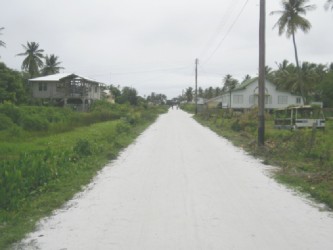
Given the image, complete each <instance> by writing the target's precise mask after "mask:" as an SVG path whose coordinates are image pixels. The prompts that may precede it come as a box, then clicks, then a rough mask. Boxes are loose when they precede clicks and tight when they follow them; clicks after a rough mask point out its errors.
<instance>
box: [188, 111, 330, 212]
mask: <svg viewBox="0 0 333 250" xmlns="http://www.w3.org/2000/svg"><path fill="white" fill-rule="evenodd" d="M192 106H193V105H192ZM183 108H184V109H185V110H187V111H191V110H193V107H190V105H186V106H183ZM332 111H333V110H332V109H326V116H327V117H333V112H332ZM257 114H258V110H257V109H253V110H251V111H250V112H246V113H239V112H234V111H232V110H228V109H210V110H209V109H208V110H206V111H204V112H201V113H199V114H198V115H197V116H195V119H196V120H197V121H199V122H200V123H201V124H203V125H205V126H208V127H209V128H211V129H212V130H213V131H215V132H216V133H217V134H219V135H221V136H223V137H225V138H227V139H229V140H231V141H232V142H233V143H234V144H235V145H236V146H239V147H241V148H243V149H244V150H246V151H247V152H249V153H250V154H252V155H253V156H255V157H259V158H261V159H262V160H263V163H265V164H269V165H273V166H277V167H278V168H277V169H276V171H274V177H275V178H276V179H277V180H278V181H280V182H283V183H285V184H287V185H290V186H291V187H293V188H295V189H296V190H298V191H301V192H304V193H307V194H309V195H310V196H311V197H313V198H314V199H315V200H317V201H319V202H322V203H324V204H326V205H327V206H328V207H329V208H331V209H333V157H332V156H333V120H332V118H331V119H327V120H326V128H325V130H320V129H316V130H313V129H299V130H294V131H290V130H279V129H275V128H274V116H273V115H270V114H266V135H265V137H266V143H265V146H264V147H262V148H261V147H260V148H259V147H258V146H257V125H258V122H257V121H258V119H257Z"/></svg>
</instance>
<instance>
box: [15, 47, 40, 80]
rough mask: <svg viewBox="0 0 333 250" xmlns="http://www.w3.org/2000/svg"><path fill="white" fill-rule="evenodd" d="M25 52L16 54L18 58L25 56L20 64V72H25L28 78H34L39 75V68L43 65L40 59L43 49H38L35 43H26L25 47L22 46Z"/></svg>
mask: <svg viewBox="0 0 333 250" xmlns="http://www.w3.org/2000/svg"><path fill="white" fill-rule="evenodd" d="M22 47H23V48H24V49H25V52H23V53H20V54H17V55H18V56H26V58H25V59H24V60H23V62H22V70H25V71H27V72H28V73H29V74H30V77H35V76H38V75H39V70H40V68H42V67H43V65H44V63H43V61H42V59H43V58H44V56H43V54H42V53H43V52H44V50H43V49H39V44H38V43H35V42H27V45H23V44H22Z"/></svg>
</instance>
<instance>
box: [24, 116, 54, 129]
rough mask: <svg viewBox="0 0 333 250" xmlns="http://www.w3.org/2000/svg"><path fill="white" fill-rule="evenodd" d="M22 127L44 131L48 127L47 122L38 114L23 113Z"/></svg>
mask: <svg viewBox="0 0 333 250" xmlns="http://www.w3.org/2000/svg"><path fill="white" fill-rule="evenodd" d="M22 127H23V128H24V129H25V130H28V131H46V130H48V128H49V123H48V121H47V120H45V119H43V118H42V117H40V116H38V115H30V116H28V115H25V116H24V117H23V118H22Z"/></svg>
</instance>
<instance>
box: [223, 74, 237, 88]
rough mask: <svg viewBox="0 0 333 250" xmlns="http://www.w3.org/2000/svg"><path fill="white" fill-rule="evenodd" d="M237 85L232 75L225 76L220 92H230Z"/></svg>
mask: <svg viewBox="0 0 333 250" xmlns="http://www.w3.org/2000/svg"><path fill="white" fill-rule="evenodd" d="M237 85H238V81H237V80H236V79H234V78H233V77H232V75H229V74H228V75H226V76H225V77H224V78H223V88H222V91H223V92H225V91H232V90H233V89H235V88H236V86H237Z"/></svg>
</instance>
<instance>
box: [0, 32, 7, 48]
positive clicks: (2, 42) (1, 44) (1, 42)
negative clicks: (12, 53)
mask: <svg viewBox="0 0 333 250" xmlns="http://www.w3.org/2000/svg"><path fill="white" fill-rule="evenodd" d="M3 29H4V27H2V28H0V31H1V30H3ZM0 35H2V33H0ZM1 46H2V47H6V43H5V42H4V41H1V40H0V47H1Z"/></svg>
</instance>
